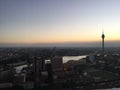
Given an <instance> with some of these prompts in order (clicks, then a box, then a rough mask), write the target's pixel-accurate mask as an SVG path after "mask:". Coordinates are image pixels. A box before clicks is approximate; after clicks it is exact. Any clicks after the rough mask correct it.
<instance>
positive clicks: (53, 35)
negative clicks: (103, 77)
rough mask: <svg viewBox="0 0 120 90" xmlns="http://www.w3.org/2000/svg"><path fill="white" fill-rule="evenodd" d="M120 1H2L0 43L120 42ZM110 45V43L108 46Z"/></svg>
mask: <svg viewBox="0 0 120 90" xmlns="http://www.w3.org/2000/svg"><path fill="white" fill-rule="evenodd" d="M119 9H120V1H119V0H74V1H73V0H1V1H0V13H1V14H0V46H10V45H12V46H16V45H17V46H20V45H23V46H24V45H25V46H26V45H28V46H31V45H34V46H35V45H37V46H39V45H41V46H42V45H43V46H45V45H46V46H49V45H51V46H57V45H58V46H60V45H61V46H69V45H70V46H77V45H78V46H84V45H85V44H88V43H89V44H90V45H91V46H96V45H99V46H100V45H101V44H100V42H101V33H102V28H103V29H104V33H105V36H106V38H105V41H106V44H105V46H106V45H107V46H113V45H114V46H119V45H120V36H119V33H120V30H119V29H120V26H119V24H120V18H119V16H120V12H119ZM110 44H111V45H110Z"/></svg>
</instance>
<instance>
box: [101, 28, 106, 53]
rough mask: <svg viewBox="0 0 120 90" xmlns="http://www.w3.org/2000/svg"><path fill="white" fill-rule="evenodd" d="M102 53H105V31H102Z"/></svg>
mask: <svg viewBox="0 0 120 90" xmlns="http://www.w3.org/2000/svg"><path fill="white" fill-rule="evenodd" d="M101 37H102V52H103V53H104V38H105V35H104V31H103V30H102V36H101Z"/></svg>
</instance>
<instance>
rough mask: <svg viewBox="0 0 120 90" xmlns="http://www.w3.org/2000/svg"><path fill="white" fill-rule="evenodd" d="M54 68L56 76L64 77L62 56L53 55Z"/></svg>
mask: <svg viewBox="0 0 120 90" xmlns="http://www.w3.org/2000/svg"><path fill="white" fill-rule="evenodd" d="M51 62H52V70H53V73H54V75H55V77H56V78H58V79H59V78H63V76H64V68H63V61H62V57H60V56H55V57H52V60H51Z"/></svg>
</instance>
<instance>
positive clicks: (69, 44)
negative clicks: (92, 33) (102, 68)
mask: <svg viewBox="0 0 120 90" xmlns="http://www.w3.org/2000/svg"><path fill="white" fill-rule="evenodd" d="M101 46H102V44H101V41H96V42H82V43H81V42H64V43H33V44H30V43H29V44H13V43H11V44H10V43H9V44H0V47H101ZM105 47H120V41H107V42H105Z"/></svg>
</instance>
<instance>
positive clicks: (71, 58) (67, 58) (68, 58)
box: [63, 55, 87, 63]
mask: <svg viewBox="0 0 120 90" xmlns="http://www.w3.org/2000/svg"><path fill="white" fill-rule="evenodd" d="M86 56H87V55H80V56H63V63H66V62H68V61H69V60H80V59H82V58H86Z"/></svg>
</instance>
